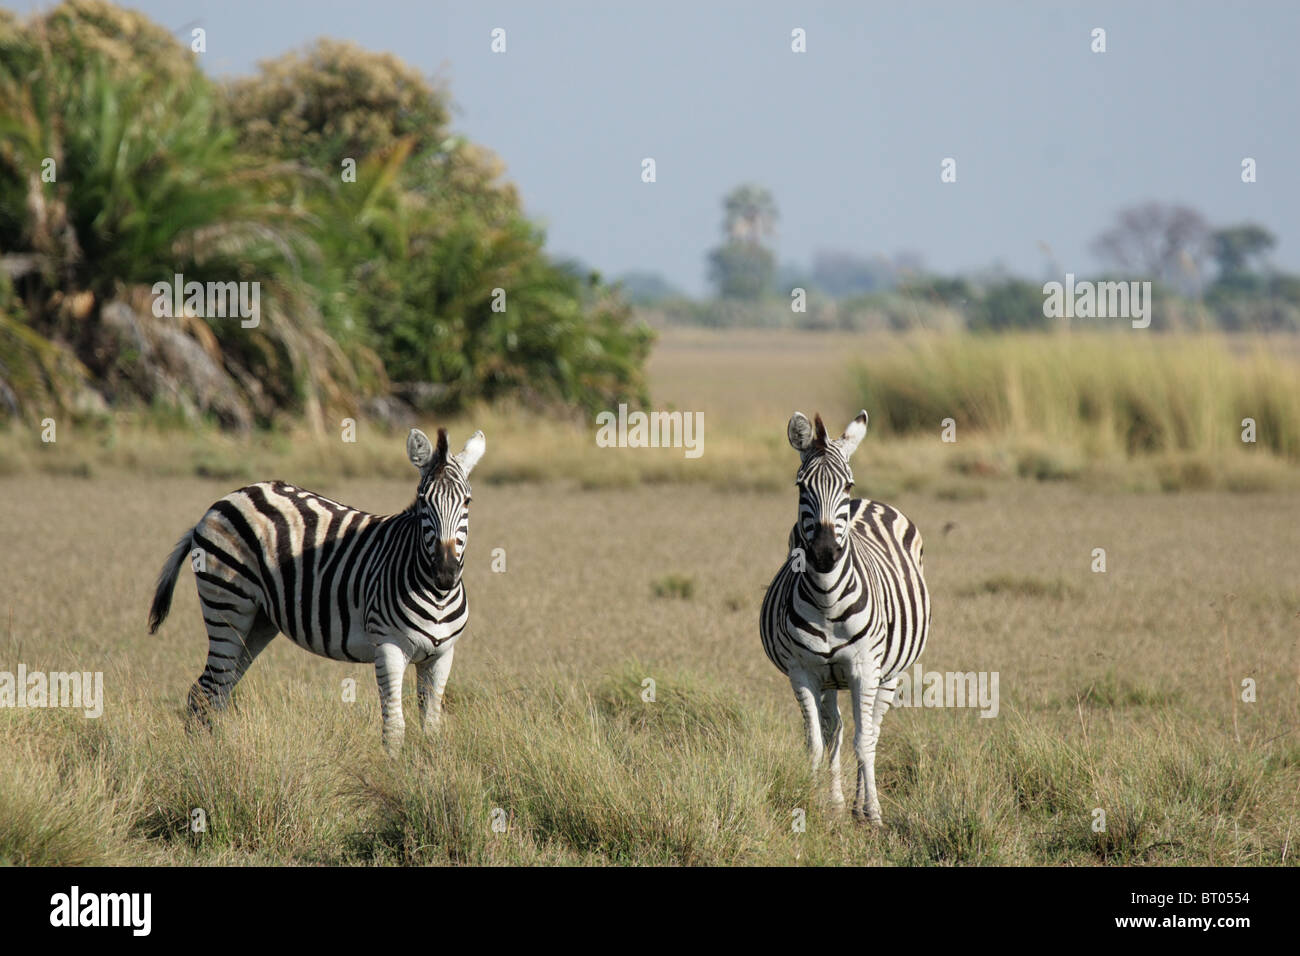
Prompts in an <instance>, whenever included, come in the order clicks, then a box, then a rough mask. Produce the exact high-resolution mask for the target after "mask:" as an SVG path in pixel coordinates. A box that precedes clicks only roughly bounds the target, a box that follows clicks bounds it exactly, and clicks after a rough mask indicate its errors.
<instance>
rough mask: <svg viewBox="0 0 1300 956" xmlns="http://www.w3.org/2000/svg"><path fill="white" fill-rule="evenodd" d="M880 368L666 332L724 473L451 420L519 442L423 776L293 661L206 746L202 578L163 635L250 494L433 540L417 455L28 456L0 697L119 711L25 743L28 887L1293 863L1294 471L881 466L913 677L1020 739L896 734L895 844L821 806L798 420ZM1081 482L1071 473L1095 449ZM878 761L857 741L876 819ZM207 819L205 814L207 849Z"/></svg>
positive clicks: (486, 422)
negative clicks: (145, 877)
mask: <svg viewBox="0 0 1300 956" xmlns="http://www.w3.org/2000/svg"><path fill="white" fill-rule="evenodd" d="M863 347H864V344H863V342H862V341H861V340H857V339H853V338H851V337H846V336H834V335H826V336H801V337H799V336H787V335H782V334H779V333H773V334H757V333H752V334H740V335H732V336H728V337H723V336H718V335H710V334H707V333H698V332H697V333H675V334H670V335H668V336H666V338H665V339H664V341H662V342H661V344H660V346H659V347H658V348H657V350H656V352H655V355H654V359H653V362H652V365H651V370H650V371H651V385H652V391H653V394H654V396H655V399H656V403H657V404H659V405H661V406H664V405H671V406H675V407H677V408H682V409H688V410H702V411H704V413H705V422H706V428H705V436H704V441H705V444H704V448H705V453H704V456H703V457H702V458H701V459H699V460H697V461H687V460H685V458H684V456H683V454H682V451H681V450H680V449H624V450H615V449H596V448H594V443H593V442H592V439H591V430H590V429H580V428H577V427H576V426H566V425H561V424H554V423H544V422H539V421H535V420H529V419H526V418H523V417H521V414H520V413H513V414H512V413H509V412H504V411H501V410H497V411H496V412H492V413H483V414H482V415H480V416H477V417H475V418H474V419H473V420H472V421H471V420H470V419H463V420H457V421H454V422H451V423H448V424H449V427H450V429H451V438H452V441H453V444H456V445H457V447H458V443H459V442H463V440H464V438H465V437H466V435H467V434H468V432H469V431H470V430H471V428H472V427H478V426H480V425H481V426H482V427H483V428H484V429H485V431H486V432H487V437H488V452H487V456H486V457H485V459H484V462H483V464H482V465H481V466H480V472H479V473H476V475H475V479H476V480H475V489H474V504H473V507H472V515H473V520H472V522H471V530H470V547H469V556H468V563H467V567H466V572H465V577H466V581H467V586H468V588H469V593H470V600H471V606H472V608H473V611H472V617H471V625H470V632H469V634H468V635H467V636H466V637H465V638H464V639H463V640H462V643H461V644H460V645H459V649H458V651H457V659H456V664H455V667H454V669H453V671H452V678H451V683H450V686H449V690H448V696H447V708H448V721H447V724H446V726H445V727H444V729H443V730H442V731H441V732H440V734H439V735H438V736H437V737H436V738H433V739H429V738H426V737H424V736H423V735H422V734H421V733H420V731H419V729H418V719H417V717H416V714H415V701H414V677H413V673H412V674H408V679H407V687H406V695H405V699H406V707H407V722H408V730H407V740H406V746H405V749H404V751H403V753H402V755H401V756H400V758H399V759H397V760H393V761H390V760H388V759H386V758H385V757H384V756H383V754H382V751H381V749H380V746H379V708H378V701H377V697H376V694H375V691H374V677H373V671H372V670H371V669H370V668H368V667H364V666H360V665H344V664H339V663H336V662H332V661H326V660H322V659H319V658H316V657H313V656H311V655H309V654H307V653H305V652H304V651H302V650H301V649H300V648H297V647H295V646H294V645H292V644H291V643H290V642H289V641H288V640H287V639H284V638H279V639H277V640H276V641H275V642H274V643H273V644H272V645H271V647H270V648H269V649H268V650H267V651H266V652H265V653H264V654H263V655H262V656H261V657H260V658H259V660H258V661H257V663H256V664H255V665H254V666H253V668H252V669H251V671H250V672H249V675H248V676H247V677H246V678H245V679H244V681H243V683H242V684H241V685H240V688H239V690H238V692H237V694H236V698H237V701H238V707H239V709H238V712H236V713H232V714H230V715H228V716H227V717H226V718H224V719H223V720H221V721H220V722H219V724H218V727H217V729H216V731H215V732H214V733H213V734H212V735H211V736H207V735H198V736H193V737H191V736H187V734H186V732H185V730H184V723H183V720H182V712H183V705H184V700H185V694H186V692H187V690H188V688H189V686H190V684H191V683H192V682H193V680H194V678H195V677H196V676H197V675H198V673H199V671H200V670H201V669H202V666H203V661H204V657H205V653H206V639H205V638H204V636H203V631H202V626H201V621H200V619H199V616H198V611H197V601H196V598H195V595H194V588H193V582H192V576H191V574H190V573H189V572H188V571H185V572H182V578H181V581H180V582H179V583H178V586H177V592H176V595H177V596H176V602H175V605H174V608H173V610H172V615H171V617H170V618H169V619H168V621H167V623H166V624H165V625H164V626H163V628H162V629H161V630H160V632H159V634H157V635H156V636H153V637H150V636H148V635H147V633H146V628H145V614H146V611H147V608H148V604H149V600H150V597H151V596H152V589H153V585H154V581H155V576H156V574H157V572H158V568H159V566H160V565H161V563H162V561H163V559H164V558H165V557H166V555H167V553H168V551H169V550H170V548H171V546H172V544H173V543H174V542H175V540H176V538H177V537H178V536H179V534H180V533H181V532H182V531H183V530H184V529H185V528H186V527H188V526H189V525H191V524H193V522H194V521H196V520H197V519H198V517H199V516H200V515H201V514H202V513H203V510H204V509H205V508H206V507H207V505H208V504H210V503H211V502H212V501H213V500H215V499H216V498H218V497H220V496H221V495H222V494H224V493H226V492H228V491H230V490H232V488H234V487H236V486H238V485H239V484H242V483H243V482H244V481H245V480H251V479H254V478H269V477H282V478H286V479H290V480H294V481H296V482H298V483H300V484H305V485H308V486H309V487H312V488H313V489H314V490H317V491H320V492H321V493H324V494H327V495H330V496H331V497H335V498H338V499H340V500H342V501H345V502H347V503H349V504H352V505H354V506H357V507H362V508H366V509H368V510H373V511H380V512H389V511H394V510H398V509H400V508H402V507H404V506H405V505H406V504H407V503H408V502H409V499H410V497H411V495H412V492H413V488H414V472H413V471H411V470H410V466H409V464H407V463H406V462H405V458H404V454H403V441H402V436H401V435H394V436H369V435H363V437H362V440H361V441H359V442H358V443H357V444H355V445H351V444H343V443H341V442H330V443H322V442H319V441H317V442H308V441H307V440H305V439H299V438H295V437H292V436H274V437H271V438H266V439H259V440H258V441H256V442H254V443H253V444H252V445H237V444H235V443H234V442H233V440H229V439H225V438H220V437H212V436H207V437H204V436H202V435H199V436H189V435H184V434H182V435H177V434H175V433H168V432H166V431H153V430H149V429H147V428H146V429H122V431H121V432H120V433H119V432H118V431H117V430H116V428H117V426H112V427H110V426H108V425H106V424H101V425H99V426H95V425H87V424H81V425H78V426H74V427H69V428H67V429H65V430H64V431H61V432H60V433H59V439H58V442H57V443H56V447H55V448H54V449H45V448H36V447H29V446H28V445H21V444H20V443H18V442H17V440H16V439H13V438H12V437H11V438H9V439H6V442H7V444H4V445H3V446H0V450H3V452H4V454H5V459H0V460H5V461H6V462H7V467H6V468H5V471H6V473H7V476H6V477H4V478H2V479H0V542H3V545H4V547H3V548H0V595H2V596H3V606H0V670H10V671H13V670H16V669H17V665H18V663H19V662H22V663H24V664H26V666H27V667H28V669H41V670H48V671H54V670H72V669H76V670H92V671H94V670H102V671H103V672H104V686H105V694H106V698H107V702H106V705H105V710H104V714H103V716H102V717H100V718H98V719H87V718H85V717H83V716H82V715H81V713H80V712H78V711H68V710H53V709H51V710H0V861H6V862H11V863H35V864H93V863H109V864H113V863H158V864H192V863H204V864H243V863H259V864H267V863H270V864H277V863H417V864H422V863H447V862H452V863H573V864H603V863H682V864H735V863H740V864H761V863H772V864H790V863H797V862H798V863H811V864H838V863H857V864H874V863H897V864H926V863H1003V864H1096V863H1197V864H1279V863H1285V864H1291V863H1292V862H1293V861H1294V860H1295V857H1296V850H1295V842H1296V841H1297V839H1300V825H1298V824H1297V797H1298V796H1300V732H1297V731H1298V729H1300V641H1298V638H1300V617H1298V616H1297V615H1298V613H1300V576H1297V573H1296V567H1297V560H1296V555H1297V553H1300V522H1297V520H1296V519H1297V517H1298V511H1297V505H1298V504H1300V497H1297V492H1296V491H1295V490H1294V480H1293V477H1294V476H1293V471H1294V466H1286V465H1283V464H1280V463H1278V462H1272V463H1261V464H1259V465H1258V467H1256V465H1255V464H1254V463H1249V462H1248V463H1246V464H1240V463H1238V465H1234V468H1237V469H1238V470H1237V471H1227V472H1224V474H1225V475H1228V477H1226V478H1222V479H1221V477H1220V476H1219V473H1218V472H1217V471H1215V469H1214V462H1213V461H1210V462H1208V463H1207V462H1206V461H1203V460H1202V461H1200V463H1199V464H1197V463H1196V462H1197V459H1196V458H1195V456H1193V457H1190V458H1189V457H1185V458H1183V459H1178V460H1173V459H1171V460H1169V461H1167V462H1165V463H1164V464H1161V463H1160V462H1159V461H1157V462H1155V463H1154V464H1148V465H1141V466H1138V465H1134V466H1133V467H1132V468H1130V467H1128V466H1126V465H1124V464H1122V463H1116V462H1114V461H1111V462H1109V463H1108V464H1105V465H1104V466H1103V467H1098V468H1095V469H1094V468H1090V467H1082V468H1075V469H1071V468H1069V467H1066V468H1063V469H1061V468H1052V467H1048V468H1039V467H1037V466H1036V464H1035V463H1037V462H1040V461H1041V460H1043V458H1044V456H1046V457H1047V459H1048V460H1049V464H1050V462H1052V461H1056V460H1057V458H1055V457H1053V456H1055V455H1057V453H1056V452H1054V451H1051V450H1050V449H1049V450H1047V451H1045V450H1044V448H1043V447H1042V446H1041V445H1036V444H1034V443H1032V442H1031V443H1029V444H1028V445H1025V444H1024V443H1018V442H1015V441H1012V442H1008V441H1004V440H1002V439H995V438H979V437H975V436H972V437H970V438H965V437H963V438H961V439H960V440H959V441H958V442H957V443H956V444H953V445H944V444H942V443H940V442H939V440H938V428H937V425H936V428H935V431H934V435H933V436H930V437H925V436H911V437H893V436H890V435H888V434H887V433H886V434H884V435H882V434H880V433H879V432H874V431H873V432H869V433H868V436H867V438H866V439H865V441H864V443H863V446H862V449H861V450H860V451H859V454H858V457H856V458H855V462H854V463H855V472H856V477H857V491H858V493H860V494H864V495H868V496H876V497H881V498H886V499H887V500H889V501H890V502H891V503H893V504H895V505H897V506H898V507H900V508H901V509H902V510H903V511H905V512H906V513H907V514H909V515H910V516H911V517H912V518H913V519H915V520H916V521H917V522H918V523H919V524H920V526H921V529H922V531H923V533H924V534H925V538H926V572H927V578H928V581H929V584H930V588H931V592H932V597H933V602H934V624H933V630H932V633H931V642H930V645H929V647H928V649H927V651H926V653H925V655H924V657H923V658H922V664H923V665H924V667H925V669H926V670H927V671H959V672H968V671H989V672H992V671H996V672H998V675H999V691H1000V707H999V712H998V715H997V716H996V717H994V718H991V719H986V718H981V717H979V716H978V712H977V710H976V709H926V708H910V709H896V710H894V711H891V712H890V714H889V715H888V717H887V718H886V720H885V724H884V729H883V732H882V736H881V743H880V749H879V756H878V760H877V769H878V779H879V783H880V789H881V798H882V803H883V811H884V816H885V822H886V825H885V827H884V828H883V829H881V830H878V831H876V830H871V829H869V828H866V827H863V826H860V825H857V824H855V823H853V822H852V821H851V820H849V819H847V818H845V817H843V816H840V815H838V814H836V813H834V812H832V811H831V809H830V808H829V807H828V806H827V805H826V803H825V798H824V793H825V789H826V787H825V779H824V777H822V778H820V779H817V780H811V779H810V776H809V774H808V772H807V769H806V766H805V758H804V754H803V740H802V727H801V723H800V718H799V714H798V710H797V708H796V706H795V703H794V700H793V696H792V694H791V693H790V689H789V685H788V683H787V681H786V680H785V678H784V677H782V676H781V675H780V674H779V673H778V672H777V671H776V669H775V668H773V667H772V665H771V664H770V663H769V662H768V661H767V659H766V658H765V657H764V655H763V652H762V648H761V646H760V644H759V640H758V633H757V616H758V608H759V605H760V602H761V600H762V595H763V589H764V588H765V586H766V585H767V583H768V581H769V580H770V578H771V576H772V574H773V573H774V572H775V570H776V568H777V567H778V566H779V564H780V563H781V561H782V559H783V553H784V547H785V541H786V535H787V533H788V531H789V528H790V526H791V524H792V523H793V520H794V516H795V505H796V500H795V491H794V486H793V476H794V471H795V467H796V464H797V459H796V456H795V454H794V452H793V451H791V450H790V449H789V448H788V446H787V445H786V443H785V422H786V419H787V418H788V416H789V414H790V412H791V411H793V410H794V409H796V408H797V409H801V410H803V411H805V412H806V413H809V414H811V413H812V412H813V411H821V412H822V413H823V415H824V416H825V417H826V418H827V420H828V424H830V425H831V426H832V427H836V428H838V427H842V426H843V425H844V424H845V423H846V422H847V421H848V420H849V418H851V417H852V415H853V414H854V413H855V412H856V411H857V409H858V407H860V405H859V404H855V398H854V395H855V392H854V384H853V374H852V371H851V370H850V369H848V367H847V364H846V362H847V358H848V357H849V356H852V355H854V354H856V353H857V352H858V351H860V350H861V349H862V348H863ZM426 424H434V425H436V424H440V423H437V422H434V423H426ZM1026 448H1028V449H1030V450H1029V451H1025V449H1026ZM1059 454H1060V460H1062V461H1065V462H1066V463H1067V465H1068V463H1069V461H1070V460H1071V459H1070V456H1071V455H1072V454H1077V450H1076V451H1069V450H1067V451H1063V452H1060V453H1059ZM42 455H48V456H50V457H49V460H48V461H46V460H43V459H42V458H41V456H42ZM945 456H946V458H947V460H945ZM1234 460H1235V459H1234ZM1026 461H1027V462H1029V467H1025V465H1024V463H1025V462H1026ZM1086 461H1091V459H1085V462H1086ZM1189 461H1190V462H1192V464H1190V465H1189V464H1188V462H1189ZM1242 461H1245V459H1242ZM1144 468H1146V469H1147V470H1146V471H1143V469H1144ZM264 469H269V470H264ZM691 469H697V470H696V471H694V472H692V471H691ZM1234 474H1235V475H1237V476H1238V478H1235V479H1234V478H1232V477H1231V476H1232V475H1234ZM1132 475H1138V476H1139V477H1138V478H1136V479H1133V478H1131V476H1132ZM1241 475H1255V476H1256V477H1255V478H1252V479H1250V480H1240V476H1241ZM1025 476H1028V477H1025ZM1117 476H1120V477H1117ZM1258 476H1263V477H1258ZM1043 478H1050V479H1054V480H1038V479H1043ZM1161 489H1164V490H1161ZM496 548H502V549H504V550H505V555H506V570H505V572H504V573H494V572H493V571H492V569H491V562H492V552H493V549H496ZM1094 548H1104V549H1105V551H1106V571H1105V573H1094V572H1093V570H1092V564H1093V549H1094ZM345 678H354V679H355V680H356V682H357V700H356V702H355V703H345V702H343V681H344V679H345ZM646 678H651V679H653V681H654V682H655V698H656V699H655V700H654V701H653V702H645V701H643V700H642V686H643V681H644V680H645V679H646ZM1245 678H1250V679H1252V680H1254V682H1255V684H1256V688H1257V689H1256V700H1255V701H1254V702H1245V701H1243V700H1242V699H1241V690H1242V688H1241V682H1242V680H1243V679H1245ZM842 709H843V710H844V713H845V717H846V718H850V719H851V717H850V714H849V708H848V707H847V704H845V705H843V706H842ZM849 740H851V723H850V727H849V734H848V735H846V746H845V770H846V783H847V784H848V785H849V786H850V787H851V785H852V780H853V776H852V774H853V768H854V765H855V764H854V759H853V756H852V748H851V746H850V745H849ZM194 808H202V809H203V810H204V812H205V814H206V818H207V832H206V833H203V834H201V835H197V836H196V835H194V834H192V833H190V832H189V831H188V823H189V820H190V813H191V811H192V810H193V809H194ZM1097 809H1101V810H1104V811H1105V824H1106V825H1105V829H1104V830H1103V831H1101V832H1095V831H1094V829H1093V823H1094V820H1095V819H1096V817H1095V811H1096V810H1097ZM796 810H803V811H805V814H806V827H805V829H804V830H803V831H802V832H800V831H798V830H797V829H796V828H795V827H794V826H793V825H792V824H793V823H794V821H795V819H796V814H795V811H796ZM494 819H495V820H497V821H505V823H506V827H505V831H504V832H498V830H496V829H494V827H493V821H494Z"/></svg>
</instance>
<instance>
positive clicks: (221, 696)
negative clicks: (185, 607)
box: [189, 593, 279, 727]
mask: <svg viewBox="0 0 1300 956" xmlns="http://www.w3.org/2000/svg"><path fill="white" fill-rule="evenodd" d="M225 597H226V598H228V595H225ZM199 604H200V606H201V607H202V609H203V623H204V624H205V625H206V626H207V629H208V661H207V665H206V666H205V667H204V668H203V673H202V674H200V675H199V679H198V680H197V681H195V682H194V686H193V687H191V688H190V694H189V713H190V716H191V718H192V719H194V720H196V721H197V722H198V723H199V725H201V726H203V727H210V726H211V724H212V721H211V717H212V714H213V713H214V712H218V711H223V710H225V709H226V707H227V706H228V705H229V703H230V695H231V693H232V692H233V691H234V689H235V685H236V684H238V683H239V680H240V678H242V677H243V676H244V674H245V673H246V672H247V671H248V668H249V666H250V665H251V664H252V663H253V661H254V659H256V657H257V655H258V654H260V653H262V650H263V649H264V648H265V647H266V645H267V644H270V643H271V640H272V639H273V638H274V637H275V635H276V634H278V633H279V629H278V628H277V627H276V626H275V624H274V623H272V621H271V619H270V618H269V617H267V615H266V612H265V611H263V610H262V609H261V608H260V607H258V606H257V605H256V604H253V603H252V602H235V603H232V602H230V601H229V600H228V599H225V600H222V599H216V598H211V599H210V598H208V597H206V596H205V595H203V594H202V593H200V595H199Z"/></svg>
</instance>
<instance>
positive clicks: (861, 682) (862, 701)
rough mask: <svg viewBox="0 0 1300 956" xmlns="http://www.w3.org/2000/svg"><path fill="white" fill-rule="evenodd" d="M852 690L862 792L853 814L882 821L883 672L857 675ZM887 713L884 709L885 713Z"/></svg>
mask: <svg viewBox="0 0 1300 956" xmlns="http://www.w3.org/2000/svg"><path fill="white" fill-rule="evenodd" d="M850 685H851V686H850V689H849V692H850V693H851V694H852V695H853V724H854V726H853V749H854V751H855V752H856V754H857V757H858V791H857V794H856V796H854V798H853V815H854V816H855V817H857V818H858V819H860V820H862V819H865V820H867V821H869V822H871V823H873V824H879V823H881V822H883V821H882V819H881V816H880V797H879V795H878V794H877V793H876V740H877V737H878V733H879V729H880V725H879V724H878V723H877V722H876V698H877V691H878V690H879V687H880V673H879V671H875V672H873V673H871V674H854V675H853V677H852V679H851V681H850ZM882 716H883V712H882Z"/></svg>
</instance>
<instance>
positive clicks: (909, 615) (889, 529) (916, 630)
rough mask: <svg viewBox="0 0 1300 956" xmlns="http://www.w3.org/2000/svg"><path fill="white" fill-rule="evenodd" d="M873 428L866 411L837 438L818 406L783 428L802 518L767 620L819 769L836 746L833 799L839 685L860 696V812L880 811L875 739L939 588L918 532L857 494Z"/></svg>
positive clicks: (771, 647) (770, 650)
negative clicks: (853, 463) (928, 578)
mask: <svg viewBox="0 0 1300 956" xmlns="http://www.w3.org/2000/svg"><path fill="white" fill-rule="evenodd" d="M866 433H867V413H866V412H865V411H863V412H859V413H858V417H857V418H855V419H853V421H852V422H850V423H849V427H848V428H846V429H845V430H844V434H843V435H841V436H840V437H839V438H827V437H826V426H825V425H823V424H822V419H821V416H820V415H818V416H817V417H816V425H815V429H814V426H813V425H811V424H809V422H808V419H807V418H805V417H804V415H803V414H802V413H801V412H795V414H794V416H793V417H792V418H791V419H790V424H789V425H788V426H787V429H786V434H787V436H788V437H789V439H790V444H791V446H793V447H794V449H795V451H797V452H799V454H800V457H801V459H802V461H801V464H800V467H799V472H798V474H797V475H796V476H795V483H796V484H797V485H798V486H799V520H798V521H797V522H796V523H795V526H794V529H793V530H792V531H791V532H790V539H789V543H788V545H787V547H788V548H789V549H790V555H789V557H788V558H787V559H786V562H785V564H784V566H782V568H781V570H780V571H778V572H777V574H776V577H775V578H773V580H772V584H771V587H769V588H768V591H767V596H766V597H765V598H764V599H763V612H762V617H761V619H760V621H759V631H760V634H761V635H762V638H763V650H764V651H766V652H767V656H768V658H769V659H770V660H771V661H772V663H773V664H775V665H776V666H777V667H779V668H780V669H781V673H783V674H785V675H786V676H788V677H789V678H790V685H791V686H792V687H793V688H794V695H795V698H796V699H797V700H798V702H799V706H800V708H801V709H802V710H803V719H804V731H805V733H806V735H807V740H808V752H809V754H810V756H811V757H812V766H813V770H816V769H817V767H818V766H819V765H820V763H821V758H822V753H823V750H824V749H827V748H829V750H830V768H831V801H832V802H833V803H834V804H835V805H836V806H843V805H844V793H843V790H842V789H841V785H840V741H841V739H842V737H843V733H844V726H843V723H842V722H841V721H840V705H839V692H840V691H841V690H847V691H849V693H850V694H851V695H852V697H853V721H854V724H855V725H856V727H855V732H854V735H853V749H854V750H855V751H856V753H857V757H858V790H857V796H856V797H855V798H854V801H853V813H854V816H856V817H858V818H859V819H861V818H864V817H865V818H866V819H867V820H869V821H870V822H871V823H874V824H878V823H880V822H881V816H880V798H879V797H878V796H877V794H876V741H877V739H878V738H879V736H880V722H881V721H882V720H883V719H884V716H885V711H887V710H889V705H890V704H891V703H893V700H894V688H895V687H896V686H897V685H898V675H899V674H900V673H902V672H903V671H904V670H905V669H906V668H907V667H908V666H910V665H911V664H912V663H913V662H914V661H915V660H916V659H917V658H918V657H920V655H921V651H922V650H923V649H924V648H925V638H926V634H927V632H928V631H929V629H930V596H929V593H928V592H927V591H926V587H925V578H924V574H923V561H922V557H921V533H920V532H919V531H918V530H917V528H916V525H914V524H913V523H912V522H911V521H910V520H909V519H908V518H906V517H904V516H903V515H902V514H901V513H900V512H898V511H896V510H895V509H893V508H891V507H890V506H889V505H886V504H882V503H881V502H879V501H869V500H865V499H861V498H851V497H849V493H850V490H851V489H852V488H853V471H852V469H850V468H849V457H850V456H851V455H852V454H853V452H854V450H855V449H856V448H857V447H858V443H859V442H860V441H862V437H863V436H864V435H866Z"/></svg>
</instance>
